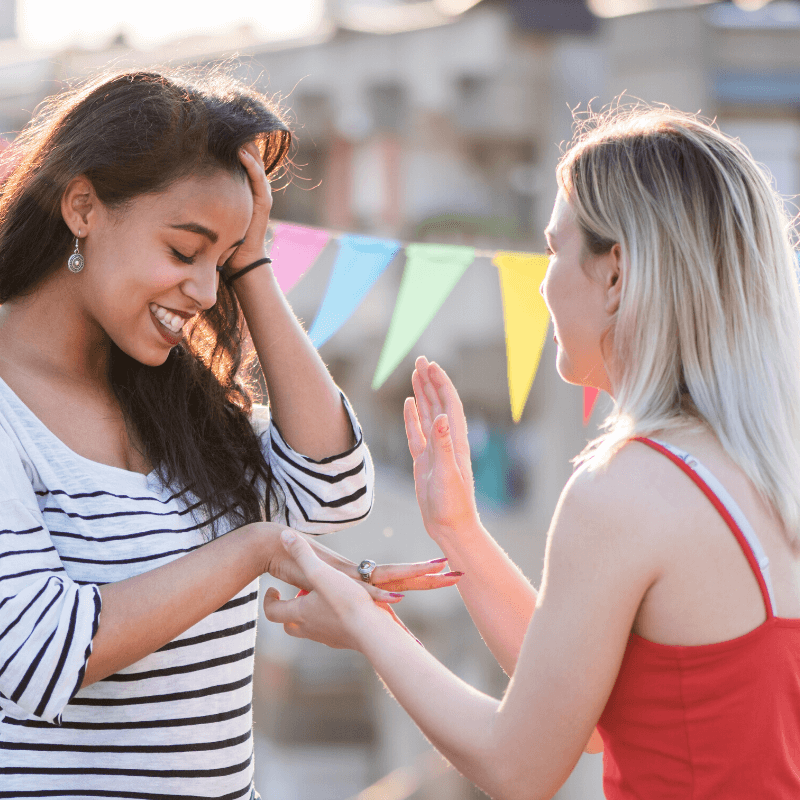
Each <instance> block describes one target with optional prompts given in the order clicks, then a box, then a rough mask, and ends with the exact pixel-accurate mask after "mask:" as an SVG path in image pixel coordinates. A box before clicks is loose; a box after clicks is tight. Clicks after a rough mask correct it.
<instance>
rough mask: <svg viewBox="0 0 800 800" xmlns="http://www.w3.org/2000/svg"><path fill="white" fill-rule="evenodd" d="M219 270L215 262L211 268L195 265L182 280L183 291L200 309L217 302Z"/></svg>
mask: <svg viewBox="0 0 800 800" xmlns="http://www.w3.org/2000/svg"><path fill="white" fill-rule="evenodd" d="M218 287H219V272H217V267H216V264H214V265H213V268H209V267H208V266H201V265H199V264H198V265H197V266H196V268H195V270H194V273H193V274H192V275H191V276H190V277H188V278H187V279H186V281H184V285H183V292H184V294H185V295H186V296H187V297H190V298H191V299H192V300H194V302H195V303H197V305H198V306H199V308H200V309H201V310H202V311H205V310H207V309H209V308H211V307H212V306H213V305H214V304H215V303H216V302H217V288H218Z"/></svg>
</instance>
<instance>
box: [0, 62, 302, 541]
mask: <svg viewBox="0 0 800 800" xmlns="http://www.w3.org/2000/svg"><path fill="white" fill-rule="evenodd" d="M228 73H229V71H226V70H224V69H219V68H217V69H206V70H193V71H188V70H187V71H185V72H182V73H174V74H167V73H164V72H161V71H155V70H154V71H149V70H148V71H131V72H124V73H117V74H113V75H103V76H101V77H99V78H95V79H93V80H90V81H89V82H87V83H84V84H83V85H81V86H78V87H76V88H74V89H71V90H69V91H65V92H63V93H61V94H59V95H56V96H55V97H52V98H50V99H48V100H46V101H45V102H44V103H43V104H42V106H41V107H40V108H39V109H37V112H36V114H35V115H34V118H33V120H32V121H31V122H30V124H29V125H28V126H27V127H26V128H25V130H23V131H22V132H21V133H20V135H19V137H18V138H17V139H16V140H15V142H14V144H13V146H12V147H11V148H9V150H7V151H6V153H4V160H5V159H11V160H12V161H13V163H14V166H13V169H12V171H11V173H10V174H9V176H8V178H7V180H6V182H5V184H4V186H3V189H2V194H0V303H4V302H6V301H7V300H9V299H11V298H13V297H18V296H21V295H25V294H29V293H31V292H32V291H35V290H36V288H37V287H38V286H39V285H40V284H41V283H42V281H44V280H45V279H46V278H47V277H48V276H49V275H51V274H52V273H53V272H54V271H55V270H56V269H58V268H59V266H61V265H63V263H64V261H65V259H66V257H67V255H68V254H69V251H70V244H71V241H72V234H71V232H70V229H69V228H68V227H67V225H66V223H65V222H64V220H63V218H62V215H61V205H60V204H61V198H62V196H63V194H64V191H65V190H66V188H67V185H68V184H69V182H70V181H71V180H72V179H73V178H75V177H76V176H78V175H85V176H86V177H87V178H88V179H89V180H90V181H91V182H92V185H93V186H94V189H95V192H96V193H97V196H98V197H99V198H100V200H101V201H102V202H103V203H104V204H106V205H107V206H108V207H109V208H114V209H118V210H121V211H122V212H123V213H124V210H125V209H124V206H125V204H126V202H128V201H130V200H132V199H133V198H135V197H137V196H138V195H142V194H145V193H154V192H161V191H164V190H166V189H167V188H168V187H169V186H170V185H172V184H173V183H174V182H175V181H178V180H180V179H182V178H185V177H188V176H189V175H196V174H208V173H212V172H214V171H216V170H219V169H222V170H227V171H229V172H231V173H233V174H237V175H241V176H242V177H243V178H244V176H245V172H244V167H243V166H242V164H241V162H240V161H239V157H238V152H239V149H240V148H241V147H242V146H243V145H244V144H246V143H247V142H253V141H255V142H257V143H258V145H259V147H260V149H261V152H262V155H263V157H264V164H265V165H266V171H267V174H271V173H275V172H277V171H279V170H281V169H283V168H284V166H285V163H286V162H287V160H288V156H287V153H288V150H289V147H290V144H291V133H290V131H289V127H288V125H287V123H286V120H285V118H284V116H283V114H282V113H281V111H280V109H279V108H278V107H277V106H276V105H275V104H274V103H273V102H272V101H271V100H270V99H269V98H267V97H265V96H264V95H262V94H260V93H259V92H257V91H255V90H254V89H252V88H250V87H248V86H245V85H243V84H241V83H240V82H238V81H236V80H235V79H234V78H232V77H231V76H230V75H229V74H228ZM246 341H247V339H246V328H245V323H244V317H243V314H242V311H241V308H240V306H239V303H238V302H237V300H236V297H235V295H234V294H233V292H232V291H231V290H230V289H229V288H228V287H227V286H226V285H225V283H224V282H222V283H220V287H219V291H218V294H217V302H216V305H215V306H214V307H213V308H211V309H209V310H207V311H205V312H203V313H202V314H200V315H199V316H198V317H197V318H196V320H195V321H194V323H193V324H192V327H191V328H190V329H188V330H187V332H186V334H185V336H184V339H183V341H182V342H181V344H180V345H179V346H177V347H174V348H173V349H172V351H171V352H170V354H169V357H168V358H167V360H166V361H165V363H164V364H162V365H160V366H157V367H151V366H146V365H144V364H141V363H140V362H138V361H136V360H135V359H133V358H131V357H130V356H128V355H126V354H125V353H124V352H122V350H120V349H119V348H118V347H116V346H115V345H113V344H112V348H111V358H110V362H109V376H108V377H109V379H110V382H111V385H112V387H113V389H114V392H115V394H116V397H117V398H118V400H119V402H120V404H121V407H122V410H123V413H124V415H125V421H126V424H127V426H128V428H129V430H131V431H132V432H135V434H136V438H137V439H138V440H139V441H141V442H142V443H143V447H144V450H145V453H144V454H145V455H146V456H147V457H148V459H149V460H150V463H151V464H153V466H154V469H155V470H156V472H157V474H158V476H159V478H160V479H161V481H162V482H163V483H164V485H166V486H170V487H175V488H179V489H184V488H187V489H188V490H189V491H190V492H191V493H192V494H193V495H194V496H195V497H196V498H197V499H198V500H199V501H200V510H201V513H202V514H203V516H205V517H206V518H207V519H208V521H209V525H210V535H211V536H212V537H214V536H216V535H217V534H218V533H219V528H218V523H219V521H220V519H221V518H222V517H223V516H226V515H231V519H233V520H234V522H235V523H237V524H244V523H247V522H253V521H256V520H259V519H270V518H271V516H272V513H273V512H274V509H275V508H277V505H276V504H278V503H279V502H280V500H279V497H278V492H277V487H276V486H275V485H274V482H273V479H272V472H271V470H270V467H269V463H268V461H267V460H266V458H265V457H264V455H263V453H262V449H261V445H260V442H259V439H258V437H257V435H256V433H255V432H254V430H253V428H252V426H251V424H250V417H249V414H250V411H251V408H252V395H251V391H250V389H249V386H248V382H247V376H248V375H249V374H250V373H249V371H248V370H247V367H248V366H249V365H250V363H251V362H252V360H253V358H254V354H253V349H252V347H249V346H246ZM167 398H168V399H169V402H167ZM264 487H266V489H265V491H264Z"/></svg>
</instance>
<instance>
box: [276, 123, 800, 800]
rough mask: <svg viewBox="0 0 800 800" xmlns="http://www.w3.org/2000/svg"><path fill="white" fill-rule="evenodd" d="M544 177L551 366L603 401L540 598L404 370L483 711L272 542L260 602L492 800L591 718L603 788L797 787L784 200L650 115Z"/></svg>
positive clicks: (374, 616) (562, 751)
mask: <svg viewBox="0 0 800 800" xmlns="http://www.w3.org/2000/svg"><path fill="white" fill-rule="evenodd" d="M558 182H559V193H558V197H557V200H556V203H555V208H554V211H553V216H552V219H551V221H550V224H549V226H548V229H547V238H548V243H549V249H550V251H551V254H550V266H549V269H548V273H547V276H546V278H545V281H544V284H543V286H542V292H543V294H544V297H545V299H546V301H547V304H548V307H549V309H550V311H551V314H552V316H553V321H554V326H555V333H556V340H557V342H558V370H559V373H560V374H561V376H562V377H563V378H564V379H565V380H567V381H569V382H571V383H584V384H587V385H591V386H596V387H599V388H601V389H604V390H606V391H607V392H609V393H610V394H611V395H612V396H613V398H614V401H615V405H614V410H613V412H612V414H611V415H610V417H609V418H608V420H607V421H606V432H605V434H604V435H603V436H601V437H600V438H599V439H598V440H597V441H596V442H594V443H593V444H592V445H591V446H590V447H589V448H588V449H587V451H585V452H584V453H583V454H582V456H581V458H580V467H579V469H578V470H577V471H576V472H575V474H574V475H573V477H572V478H571V479H570V481H569V482H568V484H567V486H566V487H565V489H564V491H563V494H562V496H561V499H560V502H559V504H558V507H557V509H556V513H555V515H554V518H553V521H552V525H551V529H550V532H549V539H548V546H547V552H546V556H545V568H544V579H543V583H542V586H541V588H540V589H539V591H538V592H537V591H536V590H535V589H534V588H533V587H532V586H531V585H530V583H529V582H528V581H527V580H526V579H525V578H524V577H523V576H522V575H521V574H520V573H519V571H518V570H517V569H516V568H515V566H514V565H513V564H512V563H511V562H510V561H509V559H508V558H507V557H506V555H505V554H504V553H503V552H502V550H501V549H500V547H499V546H498V545H497V543H496V542H495V541H494V540H493V539H492V538H491V536H490V535H489V533H488V532H487V531H486V530H485V529H484V528H483V527H482V525H481V523H480V521H479V519H478V514H477V512H476V510H475V504H474V502H473V494H472V476H471V472H470V461H469V452H468V449H467V444H466V436H465V421H464V416H463V412H462V410H461V406H460V403H459V400H458V396H457V394H456V392H455V390H454V388H453V386H452V385H451V383H450V382H449V380H448V378H447V377H446V375H445V374H444V372H443V371H442V370H441V369H440V368H439V367H437V366H436V365H434V364H429V363H428V362H427V361H426V360H425V359H419V360H418V361H417V365H416V371H415V373H414V378H413V380H414V391H415V396H416V403H414V401H412V400H410V399H409V401H407V404H406V409H405V415H406V425H407V432H408V439H409V445H410V448H411V453H412V455H413V457H414V472H415V480H416V489H417V496H418V499H419V503H420V507H421V509H422V514H423V517H424V520H425V524H426V526H427V530H428V532H429V533H430V535H431V536H432V538H433V539H434V540H435V541H436V542H437V544H439V545H440V546H441V548H442V550H443V551H444V553H445V554H446V556H447V557H448V559H449V563H450V567H451V569H455V570H459V571H463V572H464V573H465V575H464V577H463V578H462V580H461V582H460V583H459V591H460V592H461V595H462V597H463V599H464V602H465V603H466V605H467V607H468V608H469V610H470V613H471V614H472V617H473V619H474V621H475V623H476V625H477V626H478V628H479V630H480V631H481V633H482V634H483V636H484V638H485V640H486V642H487V644H488V645H489V647H490V648H491V650H492V652H493V653H494V655H495V656H496V658H497V660H498V661H499V663H500V664H501V665H502V666H503V668H504V669H505V670H506V672H507V673H508V674H509V675H510V676H512V679H511V681H510V684H509V687H508V690H507V692H506V693H505V696H504V698H503V699H502V701H497V700H495V699H493V698H491V697H488V696H486V695H483V694H481V693H480V692H478V691H476V690H474V689H472V688H471V687H469V686H467V685H466V684H464V683H463V682H461V681H460V680H459V679H458V678H456V677H455V676H454V675H452V674H451V673H450V672H448V671H447V670H446V669H445V668H444V667H443V666H442V665H441V664H439V663H438V662H437V661H436V660H435V659H434V658H433V657H432V656H431V655H430V654H429V653H428V652H426V651H425V650H424V649H423V648H421V647H419V646H418V645H416V644H415V642H414V641H413V640H412V639H411V638H410V637H409V636H407V635H406V634H405V633H404V632H403V631H402V630H401V629H399V628H398V626H397V625H396V624H394V623H393V621H392V620H391V619H390V618H389V617H388V616H387V615H386V613H385V612H384V611H383V610H382V609H380V608H379V607H377V606H376V605H375V604H374V603H373V601H372V600H371V599H370V597H369V596H368V595H367V593H366V592H365V591H364V590H363V589H362V588H361V587H360V586H358V585H357V584H355V583H354V582H353V581H348V580H347V579H346V578H344V577H343V576H341V575H340V574H339V573H337V572H336V571H335V570H333V569H331V568H330V567H329V566H328V565H326V564H324V563H322V561H321V560H319V559H318V558H317V557H316V556H315V555H314V554H313V553H312V551H311V549H310V548H309V547H308V545H307V542H305V541H304V540H303V539H302V538H301V537H299V536H297V535H296V534H294V533H292V532H285V533H284V534H283V539H284V546H285V547H286V548H287V550H288V551H289V552H290V553H291V554H292V555H293V557H294V558H295V559H296V561H297V562H298V564H299V565H300V567H301V568H302V569H303V571H304V572H305V574H306V576H307V577H308V580H309V582H310V583H311V585H312V586H313V587H314V591H313V592H311V594H310V595H308V596H305V597H302V598H299V599H295V600H290V601H288V602H281V601H280V600H279V599H278V597H277V595H276V594H275V593H274V591H270V593H269V596H268V597H267V600H266V602H265V610H266V613H267V616H268V617H269V618H270V619H272V620H274V621H278V622H283V623H284V624H285V625H286V628H287V630H288V631H289V632H290V633H293V634H295V635H298V636H306V637H309V638H314V639H317V640H320V641H323V642H326V643H328V644H330V645H332V646H335V647H349V648H355V649H358V650H360V651H361V652H363V653H364V654H365V655H366V656H367V658H369V660H370V661H371V662H372V664H373V666H374V667H375V669H376V670H377V672H378V673H379V675H380V676H381V677H382V679H383V680H384V681H385V683H386V684H387V686H388V687H389V689H390V690H391V691H392V693H393V694H394V696H395V697H396V698H397V700H398V701H399V702H400V703H401V704H402V705H403V707H404V708H405V709H406V710H407V711H408V713H409V714H410V715H411V716H412V717H413V718H414V720H415V721H416V723H417V724H418V725H419V727H420V728H421V729H422V731H423V732H424V733H425V735H426V736H427V737H428V738H429V739H430V740H431V741H432V742H433V744H434V745H435V746H436V747H437V748H438V749H439V750H440V751H441V752H442V753H443V754H444V755H445V756H446V757H447V758H448V759H449V760H450V761H451V762H452V763H453V764H454V765H455V766H456V767H457V768H458V769H459V770H460V771H462V772H463V773H464V774H465V775H466V776H468V777H469V778H470V779H471V780H473V781H474V782H475V783H476V784H477V785H478V786H480V787H481V788H482V789H483V790H484V791H486V792H487V793H488V794H489V795H490V796H492V797H494V798H502V799H503V800H515V799H517V798H526V800H530V798H549V797H552V796H553V795H554V794H555V793H556V791H557V790H558V788H559V787H560V786H561V784H562V783H563V782H564V780H565V779H566V778H567V776H568V775H569V773H570V771H571V770H572V768H573V767H574V765H575V763H576V761H577V760H578V758H579V756H580V754H581V752H582V751H583V750H584V748H585V747H587V742H590V739H593V740H594V741H596V740H597V737H596V736H594V737H593V731H595V728H597V731H599V736H600V737H602V742H603V744H604V746H605V755H604V785H605V792H606V797H607V798H609V800H621V799H622V798H647V800H654V799H655V798H689V797H691V798H694V800H700V798H726V799H727V800H731V798H754V797H759V798H789V797H792V798H796V797H799V796H800V555H799V554H798V547H797V541H798V528H799V527H800V489H798V483H797V481H798V476H800V452H799V451H798V443H799V442H800V411H798V408H799V407H800V403H798V398H799V397H800V303H799V302H798V291H797V286H796V276H795V271H794V259H793V253H792V249H791V246H790V240H789V238H788V233H787V231H788V225H787V220H786V218H785V217H784V215H783V211H782V206H781V202H780V200H779V198H778V197H777V196H776V195H775V193H774V192H773V191H772V189H771V188H770V185H769V183H768V181H767V180H766V178H765V177H764V175H763V174H762V173H761V171H760V170H759V168H758V167H757V166H756V164H755V163H754V162H753V160H752V158H751V157H750V155H749V154H748V153H747V151H746V150H745V148H744V147H742V145H741V144H739V143H738V142H737V141H734V140H731V139H729V138H728V137H726V136H725V135H724V134H722V133H720V132H719V131H718V130H717V129H716V128H714V127H712V126H710V125H706V124H704V123H702V122H701V121H699V120H697V119H695V118H693V117H689V116H684V115H682V114H679V113H675V112H672V111H668V110H637V111H634V112H632V113H627V114H624V115H623V114H614V115H609V116H607V117H602V118H599V119H596V120H595V124H594V126H593V127H592V128H591V130H585V131H584V132H583V133H582V135H581V136H580V137H579V138H578V140H577V142H576V143H575V144H574V146H573V147H572V148H571V149H570V150H569V151H568V152H567V154H566V155H565V156H564V158H563V159H562V161H561V163H560V165H559V168H558ZM534 612H535V613H534Z"/></svg>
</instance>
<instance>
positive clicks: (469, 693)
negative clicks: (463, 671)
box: [359, 615, 509, 800]
mask: <svg viewBox="0 0 800 800" xmlns="http://www.w3.org/2000/svg"><path fill="white" fill-rule="evenodd" d="M376 616H377V615H376ZM382 616H384V615H382ZM364 630H365V631H367V633H366V634H365V635H364V636H363V638H362V640H361V645H360V648H359V649H360V650H361V652H363V654H364V655H365V656H366V657H367V658H368V659H369V661H370V663H371V664H372V666H373V668H374V669H375V671H376V672H377V674H378V675H379V676H380V678H381V679H382V680H383V682H384V683H385V684H386V686H387V688H388V689H389V691H390V692H391V693H392V695H393V696H394V697H395V699H396V700H397V702H398V703H399V704H400V705H401V706H402V707H403V708H404V709H405V711H406V712H407V713H408V715H409V716H410V717H411V718H412V719H413V720H414V722H415V723H416V724H417V726H418V727H419V728H420V730H421V731H422V733H423V734H424V735H425V736H426V737H427V738H428V739H429V741H430V742H431V744H432V745H433V746H434V747H435V748H436V749H437V750H439V752H441V753H442V755H444V756H445V758H447V760H448V761H450V763H452V764H453V766H455V767H456V769H457V770H458V771H459V772H461V773H462V774H463V775H465V776H466V777H467V778H468V779H469V780H471V781H472V782H473V783H475V784H476V785H477V786H479V787H480V788H481V789H483V790H484V791H485V792H487V793H488V794H489V795H490V796H491V797H492V798H495V800H502V798H504V797H505V795H504V794H503V789H502V785H503V777H502V776H503V775H504V774H505V772H506V771H507V770H508V769H509V765H508V764H506V763H505V755H506V754H504V753H503V752H502V750H500V749H498V748H496V747H495V745H494V733H493V731H494V727H495V719H496V715H497V710H498V708H499V701H498V700H496V699H494V698H492V697H489V696H488V695H485V694H483V693H481V692H479V691H478V690H476V689H474V688H473V687H471V686H469V685H468V684H467V683H465V682H464V681H462V680H461V679H460V678H458V677H457V676H456V675H454V674H453V673H452V672H450V671H449V670H448V669H446V668H445V667H444V666H443V665H442V664H441V663H440V662H439V661H437V660H436V659H435V658H434V657H433V656H432V655H431V654H430V653H429V652H428V651H426V650H424V649H423V648H421V647H419V646H418V645H417V644H416V642H415V641H414V640H413V639H412V638H411V637H410V636H407V635H403V634H402V633H401V632H400V631H399V629H398V627H397V626H396V625H395V624H394V623H393V622H392V621H391V620H388V618H386V619H378V620H376V621H375V622H373V621H371V620H370V622H369V623H368V624H366V625H364ZM420 687H425V688H424V690H421V689H420Z"/></svg>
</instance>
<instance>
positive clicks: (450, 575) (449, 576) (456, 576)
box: [442, 572, 464, 578]
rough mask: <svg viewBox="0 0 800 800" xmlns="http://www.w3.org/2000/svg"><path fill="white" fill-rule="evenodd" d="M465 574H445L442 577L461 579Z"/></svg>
mask: <svg viewBox="0 0 800 800" xmlns="http://www.w3.org/2000/svg"><path fill="white" fill-rule="evenodd" d="M463 574H464V573H463V572H445V573H444V575H442V577H443V578H460V577H461V576H462V575H463Z"/></svg>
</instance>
